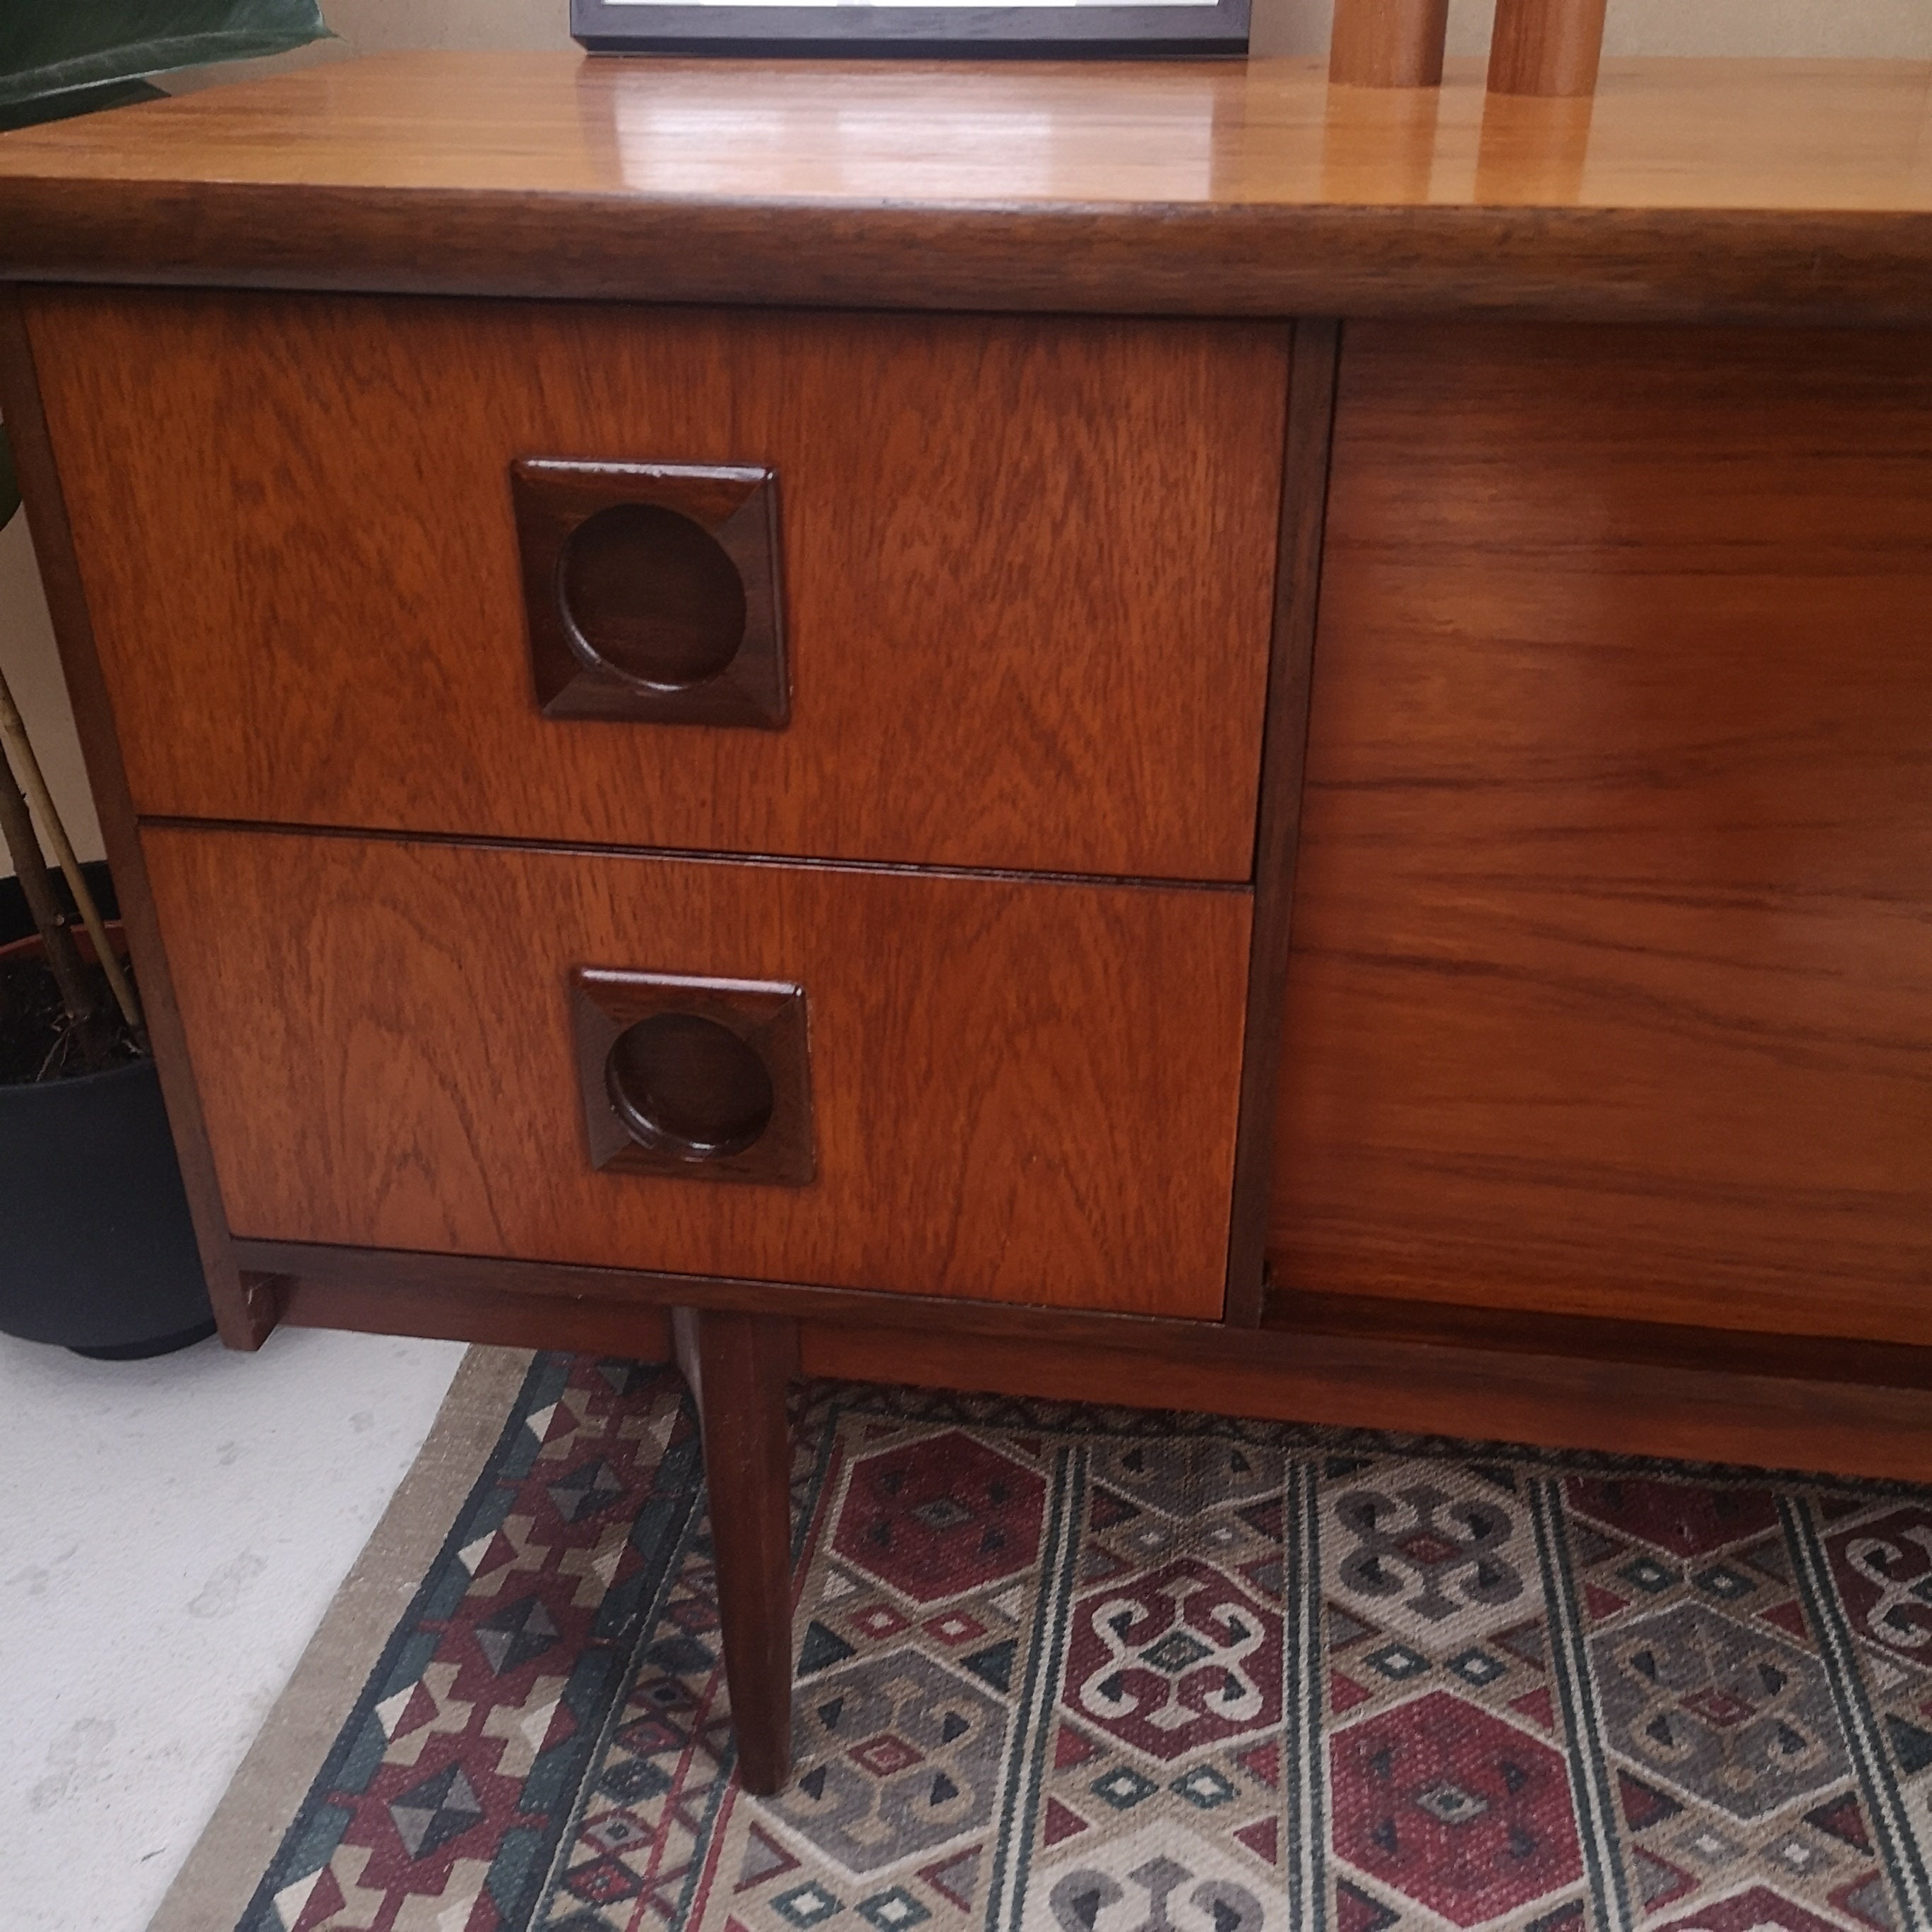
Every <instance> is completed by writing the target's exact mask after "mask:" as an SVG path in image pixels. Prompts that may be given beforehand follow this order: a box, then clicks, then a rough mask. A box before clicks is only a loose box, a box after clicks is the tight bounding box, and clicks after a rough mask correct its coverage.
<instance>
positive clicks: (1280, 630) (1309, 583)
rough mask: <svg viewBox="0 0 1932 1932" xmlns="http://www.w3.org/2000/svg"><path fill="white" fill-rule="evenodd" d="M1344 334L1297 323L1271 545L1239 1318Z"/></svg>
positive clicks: (1263, 1175)
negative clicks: (1270, 636)
mask: <svg viewBox="0 0 1932 1932" xmlns="http://www.w3.org/2000/svg"><path fill="white" fill-rule="evenodd" d="M1340 341H1341V329H1340V325H1339V324H1337V323H1334V322H1332V321H1311V322H1304V323H1299V324H1298V325H1297V326H1296V329H1295V369H1294V377H1293V380H1292V383H1291V384H1290V386H1289V411H1288V438H1287V453H1286V457H1285V458H1284V460H1283V468H1282V492H1281V530H1280V536H1279V538H1277V546H1276V551H1275V618H1274V649H1273V651H1272V652H1271V655H1270V658H1269V664H1268V729H1267V733H1266V735H1265V739H1264V743H1263V757H1262V796H1261V803H1260V808H1259V814H1258V816H1257V819H1256V829H1255V878H1256V893H1255V912H1254V939H1253V944H1252V945H1251V947H1250V950H1249V954H1248V1001H1247V1019H1246V1022H1245V1023H1244V1027H1243V1030H1242V1038H1243V1041H1244V1049H1243V1052H1242V1056H1241V1125H1240V1129H1239V1132H1238V1136H1237V1139H1236V1141H1235V1202H1234V1210H1233V1214H1232V1217H1231V1223H1230V1233H1229V1241H1228V1305H1227V1316H1226V1319H1228V1320H1229V1322H1234V1323H1235V1324H1237V1325H1242V1326H1252V1325H1253V1324H1254V1323H1255V1322H1259V1320H1260V1319H1261V1310H1262V1286H1263V1282H1262V1273H1263V1260H1264V1256H1265V1249H1266V1246H1267V1237H1268V1201H1269V1196H1270V1194H1271V1192H1272V1187H1273V1182H1274V1158H1273V1156H1274V1127H1275V1117H1276V1114H1277V1111H1278V1106H1279V1098H1278V1097H1279V1094H1280V1085H1281V1031H1282V1026H1281V1022H1282V989H1283V983H1284V982H1285V980H1286V976H1287V973H1288V956H1289V933H1290V929H1291V920H1292V916H1293V913H1294V909H1295V856H1296V852H1297V850H1298V841H1299V840H1300V837H1301V793H1302V776H1303V772H1304V767H1305V766H1306V763H1307V751H1308V700H1309V689H1310V670H1311V668H1312V666H1313V659H1314V653H1315V629H1316V611H1317V610H1318V608H1319V599H1320V594H1321V587H1322V529H1323V525H1324V522H1325V519H1326V517H1327V514H1328V468H1329V446H1330V441H1331V437H1332V434H1333V432H1334V423H1335V377H1336V371H1337V366H1338V352H1339V349H1340Z"/></svg>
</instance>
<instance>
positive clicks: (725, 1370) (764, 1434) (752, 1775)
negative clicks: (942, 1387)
mask: <svg viewBox="0 0 1932 1932" xmlns="http://www.w3.org/2000/svg"><path fill="white" fill-rule="evenodd" d="M674 1332H675V1334H676V1340H677V1355H678V1361H679V1364H680V1366H681V1367H682V1368H683V1370H684V1373H685V1378H686V1379H687V1380H688V1382H690V1384H691V1393H692V1394H693V1396H694V1397H695V1398H696V1400H697V1413H698V1420H699V1423H700V1427H701V1429H702V1430H703V1443H704V1481H705V1487H706V1490H707V1491H708V1492H709V1496H710V1502H711V1546H712V1552H713V1554H714V1557H715V1562H716V1565H717V1571H718V1618H719V1621H720V1622H721V1623H722V1625H723V1626H724V1681H725V1683H726V1685H727V1686H728V1687H729V1688H730V1693H731V1722H732V1727H733V1730H734V1731H735V1732H736V1736H737V1739H738V1781H739V1784H741V1785H742V1786H743V1787H744V1788H745V1790H747V1791H751V1792H755V1793H758V1794H759V1795H760V1796H764V1795H766V1794H769V1793H772V1792H774V1791H776V1790H778V1788H779V1787H780V1786H781V1785H782V1784H784V1781H785V1779H786V1778H787V1776H788V1775H790V1770H791V1663H792V1659H791V1439H790V1429H789V1427H788V1426H787V1422H786V1419H785V1385H787V1383H788V1382H790V1379H791V1378H792V1376H793V1375H794V1374H796V1373H797V1369H798V1325H797V1323H796V1322H787V1321H783V1320H781V1319H776V1318H775V1317H772V1316H763V1315H732V1314H726V1313H719V1312H717V1311H714V1310H709V1309H706V1310H691V1309H682V1308H681V1309H679V1310H677V1311H676V1318H675V1329H674Z"/></svg>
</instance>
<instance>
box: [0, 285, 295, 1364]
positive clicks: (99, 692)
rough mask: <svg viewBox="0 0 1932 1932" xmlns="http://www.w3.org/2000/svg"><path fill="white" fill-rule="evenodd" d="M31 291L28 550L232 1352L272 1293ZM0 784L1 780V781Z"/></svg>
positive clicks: (23, 407)
mask: <svg viewBox="0 0 1932 1932" xmlns="http://www.w3.org/2000/svg"><path fill="white" fill-rule="evenodd" d="M39 299H40V298H39V296H38V293H37V292H35V291H21V290H13V289H5V290H0V416H4V418H5V422H6V426H7V438H8V441H9V443H10V445H11V446H12V449H13V455H14V458H15V460H16V461H17V463H18V465H19V467H20V484H21V488H22V491H23V495H24V497H25V499H26V514H27V518H28V522H29V523H30V524H31V526H32V529H33V535H34V556H35V559H37V562H38V563H39V565H40V577H41V580H42V582H43V584H44V585H45V586H46V595H47V605H48V609H49V612H50V613H52V618H53V626H54V636H55V641H56V643H58V646H59V648H60V654H61V666H62V671H63V673H65V677H66V679H67V687H68V694H69V696H70V697H71V700H72V701H73V704H74V717H75V721H76V723H77V725H78V726H79V727H80V739H81V747H82V750H83V752H84V754H86V760H87V775H88V781H89V785H90V786H91V787H92V790H93V793H94V797H95V805H96V806H97V807H98V810H99V811H100V814H101V835H102V838H103V840H104V842H105V844H106V845H107V856H108V860H109V862H110V865H111V867H112V868H113V874H114V883H115V892H116V894H117V895H118V898H119V900H120V903H121V916H122V918H123V919H124V922H125V923H126V927H127V939H128V944H129V947H130V949H131V951H132V953H133V962H134V970H135V971H136V974H138V975H139V980H140V989H141V995H142V1006H143V1009H144V1013H145V1019H146V1022H147V1026H148V1039H149V1042H150V1044H151V1046H152V1047H153V1049H154V1059H155V1066H156V1070H157V1073H158V1074H159V1076H160V1082H161V1093H162V1097H163V1100H164V1101H165V1103H166V1106H167V1111H168V1122H169V1127H170V1128H171V1129H172V1132H173V1134H174V1138H175V1150H176V1152H177V1154H178V1157H179V1159H180V1162H181V1180H182V1183H183V1185H184V1188H185V1190H186V1192H187V1202H188V1208H189V1212H190V1215H191V1217H192V1218H193V1223H194V1235H195V1245H196V1250H198V1252H199V1255H200V1257H201V1265H202V1273H203V1274H205V1276H206V1277H207V1280H208V1299H209V1301H210V1302H211V1304H212V1305H213V1307H214V1315H215V1319H216V1321H217V1323H218V1324H219V1325H220V1331H221V1339H222V1340H223V1342H224V1343H226V1344H227V1346H229V1347H230V1348H231V1349H257V1348H260V1346H261V1345H262V1343H263V1342H264V1341H265V1340H266V1339H267V1338H268V1336H269V1333H270V1331H272V1329H273V1328H274V1327H275V1316H276V1305H275V1295H274V1292H273V1291H272V1289H271V1288H270V1286H269V1284H268V1283H265V1282H263V1280H260V1279H259V1278H257V1277H251V1276H248V1275H245V1274H243V1273H242V1271H240V1270H239V1268H237V1267H236V1262H235V1256H234V1253H233V1249H232V1247H231V1245H230V1243H229V1232H228V1221H227V1216H226V1211H225V1210H224V1208H223V1205H222V1200H221V1190H220V1186H219V1184H218V1183H217V1180H216V1178H215V1173H214V1163H213V1162H212V1160H211V1159H210V1157H209V1153H208V1136H207V1130H206V1127H205V1124H204V1121H203V1119H202V1106H201V1100H200V1096H199V1094H197V1092H196V1088H195V1080H194V1074H193V1070H192V1069H191V1068H190V1066H189V1064H188V1059H187V1048H186V1046H185V1045H184V1042H183V1040H182V1037H181V1020H180V1016H179V1015H178V1013H177V1012H176V1010H175V1000H174V991H173V987H172V983H171V980H170V977H169V962H168V960H167V959H166V957H165V956H164V955H163V951H162V948H161V943H160V937H159V935H158V932H157V928H156V923H155V917H154V903H153V900H152V898H151V895H150V893H149V891H148V878H147V873H146V868H145V865H144V864H143V862H142V854H141V847H140V841H139V835H138V833H137V832H136V827H135V821H134V809H133V804H132V802H130V799H129V797H128V793H127V774H126V772H125V770H124V768H123V766H122V763H121V736H120V732H119V728H118V722H117V720H116V718H115V712H114V709H113V706H112V705H111V704H110V702H109V699H108V694H107V687H106V685H105V683H104V680H103V679H102V676H101V661H100V658H99V656H98V652H97V649H96V640H95V630H94V625H93V620H92V613H90V612H89V608H88V605H87V600H86V596H85V595H83V591H82V589H81V583H80V574H79V572H78V571H77V569H76V568H75V564H74V544H73V533H72V531H71V528H70V526H69V524H68V508H67V498H66V493H65V489H64V487H63V478H62V472H61V469H60V466H59V461H58V456H59V455H60V454H61V453H62V452H56V450H55V447H54V446H53V444H52V441H51V440H50V439H49V436H48V434H47V424H46V417H45V416H44V415H43V411H42V407H41V397H40V387H39V383H38V381H37V376H38V374H39V365H40V363H41V362H43V361H44V360H45V359H46V358H45V356H44V353H43V352H44V351H45V350H46V347H47V345H46V341H45V338H44V334H43V332H40V331H37V329H35V328H34V320H35V313H36V311H37V305H38V302H39ZM0 781H4V780H0Z"/></svg>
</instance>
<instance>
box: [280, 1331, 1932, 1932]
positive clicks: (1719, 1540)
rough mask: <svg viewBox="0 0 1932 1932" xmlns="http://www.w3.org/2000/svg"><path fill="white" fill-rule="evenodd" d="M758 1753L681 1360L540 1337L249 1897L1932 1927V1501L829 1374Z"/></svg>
mask: <svg viewBox="0 0 1932 1932" xmlns="http://www.w3.org/2000/svg"><path fill="white" fill-rule="evenodd" d="M797 1441H798V1445H799V1447H798V1458H797V1463H796V1496H795V1503H796V1524H797V1530H796V1556H797V1564H796V1579H797V1584H796V1587H797V1592H798V1595H797V1603H798V1613H797V1640H798V1656H799V1670H798V1682H799V1691H798V1701H797V1713H798V1715H797V1732H798V1747H799V1749H798V1763H797V1770H796V1775H795V1776H794V1778H793V1781H792V1784H791V1785H790V1788H789V1789H788V1790H786V1791H785V1792H784V1793H783V1794H782V1795H781V1796H778V1797H777V1798H775V1799H770V1800H763V1801H760V1800H754V1799H749V1798H747V1797H746V1796H744V1795H743V1794H742V1793H741V1792H739V1790H737V1789H736V1787H735V1786H734V1784H733V1781H732V1778H731V1743H730V1732H729V1729H728V1727H727V1711H726V1706H725V1699H724V1682H723V1679H722V1676H721V1673H720V1670H719V1667H718V1653H717V1644H716V1634H715V1633H716V1622H717V1617H716V1610H715V1604H714V1601H713V1592H712V1569H711V1562H710V1555H709V1544H708V1541H707V1538H706V1522H705V1515H704V1506H703V1490H702V1486H701V1483H700V1472H699V1466H698V1455H697V1440H696V1433H695V1430H694V1422H693V1419H692V1417H691V1412H690V1410H689V1408H688V1404H687V1403H685V1399H684V1396H683V1391H682V1385H681V1383H680V1382H679V1379H678V1378H677V1376H676V1373H675V1372H674V1371H672V1370H665V1369H658V1368H640V1367H631V1366H628V1365H623V1364H612V1363H608V1362H604V1363H599V1362H596V1361H590V1360H588V1359H585V1358H571V1357H562V1356H551V1357H539V1358H537V1360H536V1362H535V1365H534V1367H532V1370H531V1371H530V1373H529V1379H528V1381H527V1382H526V1385H525V1386H524V1388H523V1392H522V1394H521V1396H520V1398H519V1400H518V1401H517V1404H516V1406H515V1409H514V1413H513V1414H512V1415H511V1418H510V1421H509V1424H508V1427H507V1429H506V1430H505V1433H504V1434H503V1436H502V1440H501V1442H500V1443H499V1445H498V1446H497V1448H496V1451H495V1453H494V1454H493V1457H491V1459H490V1462H489V1463H488V1466H487V1468H486V1469H485V1471H484V1475H483V1478H482V1479H481V1481H480V1482H479V1483H478V1485H477V1487H476V1488H475V1492H474V1493H473V1494H472V1496H471V1497H470V1499H469V1502H468V1504H467V1505H466V1507H465V1508H464V1509H463V1512H462V1514H461V1517H460V1520H459V1521H458V1523H457V1524H456V1526H455V1529H454V1531H453V1532H452V1534H451V1535H450V1536H449V1539H448V1541H447V1544H446V1546H445V1547H444V1550H443V1554H442V1556H441V1557H440V1559H438V1560H437V1562H436V1563H435V1564H434V1566H433V1568H431V1571H430V1572H429V1574H428V1576H427V1577H425V1579H424V1580H423V1583H422V1588H421V1590H420V1592H419V1594H418V1595H417V1598H416V1601H415V1603H414V1604H413V1607H411V1609H410V1611H409V1613H408V1614H407V1616H406V1617H405V1618H404V1619H403V1621H402V1622H401V1624H400V1625H399V1626H398V1628H396V1630H395V1633H394V1634H393V1636H392V1638H391V1639H390V1640H389V1645H388V1648H387V1649H386V1652H385V1654H384V1655H383V1657H382V1659H381V1661H380V1664H378V1666H377V1669H376V1671H375V1673H374V1677H373V1679H371V1682H370V1683H369V1684H368V1687H367V1688H366V1690H365V1691H363V1693H362V1695H361V1697H360V1698H359V1700H357V1701H356V1703H355V1705H354V1707H353V1710H352V1711H350V1713H349V1714H348V1715H347V1720H346V1721H345V1722H344V1724H342V1727H341V1733H340V1736H339V1737H338V1739H337V1741H336V1742H335V1746H334V1748H333V1749H332V1751H331V1752H330V1754H329V1757H328V1759H327V1761H326V1763H325V1765H324V1766H323V1770H322V1772H321V1775H320V1778H318V1779H317V1781H316V1783H315V1784H314V1789H313V1790H311V1792H310V1793H309V1795H308V1799H307V1800H306V1802H305V1803H304V1804H303V1805H302V1807H301V1809H300V1812H299V1816H297V1817H296V1820H295V1822H294V1823H293V1825H292V1826H290V1829H289V1830H288V1832H287V1837H286V1838H285V1839H284V1841H283V1843H282V1845H281V1849H280V1851H279V1852H278V1854H277V1855H276V1856H275V1859H274V1861H273V1863H272V1865H271V1866H270V1867H269V1870H268V1871H267V1872H266V1874H265V1875H264V1876H263V1879H262V1880H261V1883H260V1887H259V1888H258V1889H257V1891H256V1893H255V1895H254V1900H253V1901H252V1903H251V1904H250V1905H249V1906H248V1909H247V1911H246V1912H245V1915H244V1916H243V1918H242V1932H320V1929H321V1928H323V1927H344V1928H347V1927H356V1928H358V1932H504V1929H505V1928H514V1932H524V1928H526V1927H543V1928H557V1929H559V1932H815V1928H817V1927H831V1928H832V1932H912V1929H913V1928H914V1927H923V1928H926V1932H969V1928H970V1932H1382V1928H1385V1927H1388V1928H1395V1929H1396V1932H1421V1928H1431V1932H1436V1928H1442V1927H1478V1926H1481V1927H1493V1928H1497V1932H1503V1929H1504V1928H1508V1932H1616V1928H1623V1927H1642V1928H1645V1932H1651V1928H1657V1932H1663V1928H1667V1927H1668V1928H1673V1932H1691V1928H1697V1932H1869V1929H1870V1928H1873V1927H1877V1928H1883V1932H1921V1928H1927V1927H1932V1869H1928V1868H1929V1867H1932V1813H1928V1809H1927V1801H1928V1797H1932V1499H1928V1497H1927V1496H1926V1495H1924V1494H1923V1493H1918V1492H1914V1491H1911V1490H1906V1489H1903V1488H1901V1487H1898V1486H1896V1485H1886V1484H1861V1483H1851V1482H1840V1481H1831V1482H1814V1481H1806V1480H1804V1479H1779V1480H1778V1481H1772V1480H1771V1479H1769V1478H1766V1477H1765V1476H1763V1475H1754V1474H1751V1473H1750V1472H1738V1471H1724V1470H1715V1469H1703V1468H1698V1469H1688V1468H1685V1467H1683V1466H1671V1465H1663V1464H1640V1463H1630V1462H1628V1461H1621V1460H1612V1459H1607V1458H1604V1457H1583V1456H1559V1455H1550V1454H1538V1453H1534V1452H1529V1451H1499V1450H1493V1449H1484V1448H1479V1447H1478V1446H1476V1445H1472V1444H1467V1443H1455V1442H1439V1441H1428V1442H1422V1441H1415V1440H1409V1439H1394V1438H1391V1437H1386V1436H1365V1435H1349V1434H1342V1433H1337V1432H1334V1431H1332V1430H1313V1429H1308V1430H1303V1429H1295V1428H1288V1427H1280V1426H1278V1425H1275V1424H1255V1423H1241V1422H1232V1421H1221V1420H1216V1419H1212V1418H1206V1417H1202V1416H1193V1415H1182V1416H1173V1415H1149V1414H1145V1413H1133V1412H1124V1411H1121V1410H1115V1409H1094V1408H1085V1409H1083V1408H1076V1407H1074V1406H1070V1405H1058V1404H1049V1403H1016V1402H1013V1401H1008V1400H996V1399H992V1398H986V1399H979V1398H972V1397H957V1396H936V1395H930V1394H916V1393H913V1392H910V1391H904V1390H892V1389H871V1388H849V1387H844V1386H838V1387H824V1388H817V1389H814V1390H813V1391H811V1392H810V1394H809V1399H808V1401H807V1402H806V1403H805V1406H804V1409H803V1410H802V1415H801V1418H800V1427H799V1431H798V1436H797Z"/></svg>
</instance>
